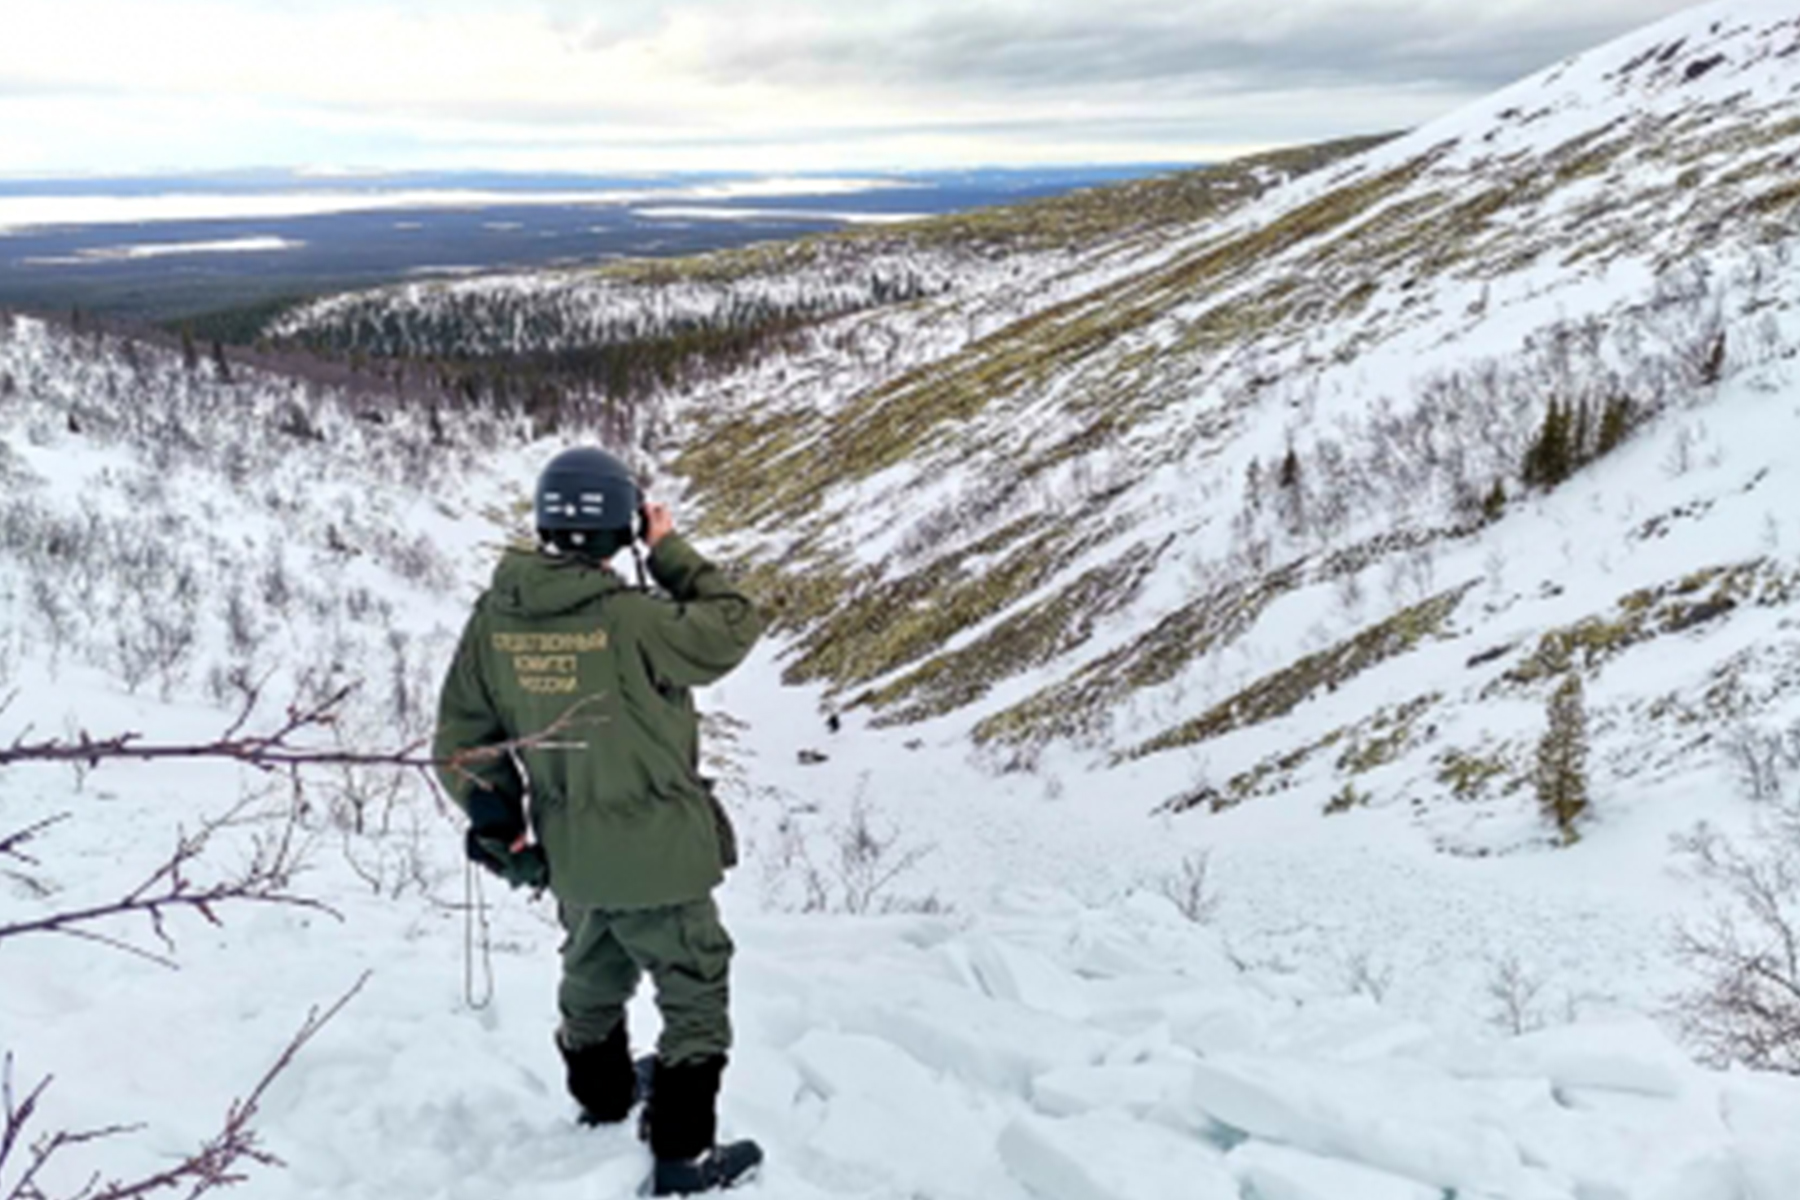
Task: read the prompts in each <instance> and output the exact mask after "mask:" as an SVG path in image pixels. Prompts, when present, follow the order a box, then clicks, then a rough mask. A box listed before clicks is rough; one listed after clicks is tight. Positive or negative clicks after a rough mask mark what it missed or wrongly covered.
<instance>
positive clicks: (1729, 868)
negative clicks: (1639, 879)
mask: <svg viewBox="0 0 1800 1200" xmlns="http://www.w3.org/2000/svg"><path fill="white" fill-rule="evenodd" d="M1757 833H1758V835H1757V838H1756V842H1755V846H1754V848H1753V849H1750V850H1746V849H1744V848H1742V847H1740V846H1738V845H1736V844H1735V843H1733V842H1732V841H1730V840H1729V839H1728V838H1726V837H1724V836H1722V835H1721V834H1719V833H1718V831H1716V830H1714V829H1712V828H1711V827H1710V826H1707V825H1701V826H1699V827H1698V828H1696V829H1695V830H1694V831H1693V832H1692V833H1690V834H1687V835H1685V836H1684V837H1681V838H1679V839H1677V841H1676V849H1677V851H1678V852H1680V853H1681V854H1683V855H1684V856H1685V857H1687V859H1688V860H1689V861H1690V862H1691V863H1692V865H1693V868H1694V870H1695V872H1696V874H1697V875H1698V876H1699V877H1700V878H1701V879H1702V880H1704V881H1706V882H1707V883H1709V884H1711V885H1712V886H1713V887H1714V889H1715V891H1716V893H1717V903H1716V906H1715V907H1714V909H1713V911H1712V912H1711V914H1710V915H1709V916H1708V917H1707V918H1706V919H1705V920H1704V921H1702V922H1700V923H1699V924H1684V925H1683V926H1681V927H1680V929H1679V930H1678V931H1677V933H1676V941H1675V950H1676V954H1677V955H1678V956H1679V957H1680V959H1681V960H1682V962H1683V963H1684V964H1685V965H1686V966H1687V967H1688V968H1689V969H1690V970H1692V971H1693V972H1694V973H1695V975H1696V976H1697V980H1696V982H1695V984H1694V986H1693V987H1692V988H1690V989H1689V990H1687V991H1686V992H1683V993H1681V994H1680V995H1678V996H1677V997H1676V998H1675V1001H1674V1013H1675V1016H1676V1017H1677V1019H1679V1021H1680V1022H1681V1026H1682V1029H1683V1032H1684V1033H1685V1034H1686V1035H1687V1037H1688V1039H1689V1040H1690V1041H1691V1042H1692V1043H1693V1044H1694V1045H1695V1047H1696V1048H1698V1050H1699V1051H1700V1053H1701V1055H1702V1056H1703V1057H1704V1058H1706V1059H1707V1060H1708V1061H1710V1062H1712V1063H1715V1064H1717V1065H1721V1066H1723V1065H1726V1064H1729V1063H1742V1064H1743V1065H1745V1066H1748V1067H1752V1068H1756V1069H1758V1070H1772V1071H1785V1072H1787V1073H1789V1074H1795V1075H1800V804H1788V805H1785V806H1783V807H1781V808H1780V809H1779V810H1778V811H1777V812H1776V813H1775V815H1774V816H1773V818H1772V819H1769V820H1765V821H1763V822H1761V823H1760V825H1759V828H1758V831H1757Z"/></svg>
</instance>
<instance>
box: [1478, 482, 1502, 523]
mask: <svg viewBox="0 0 1800 1200" xmlns="http://www.w3.org/2000/svg"><path fill="white" fill-rule="evenodd" d="M1504 512H1506V484H1505V483H1503V482H1502V481H1500V480H1498V479H1496V480H1494V487H1493V490H1492V491H1490V492H1488V494H1487V499H1485V500H1483V501H1482V502H1481V517H1482V519H1483V520H1484V521H1488V522H1489V523H1492V522H1494V521H1498V520H1499V519H1500V517H1501V514H1503V513H1504Z"/></svg>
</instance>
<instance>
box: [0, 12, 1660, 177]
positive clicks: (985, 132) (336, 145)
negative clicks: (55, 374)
mask: <svg viewBox="0 0 1800 1200" xmlns="http://www.w3.org/2000/svg"><path fill="white" fill-rule="evenodd" d="M1686 2H1687V0H1580V2H1579V3H1571V2H1570V0H1105V2H1104V3H1101V2H1100V0H858V3H856V4H846V3H843V2H842V0H606V3H605V4H595V3H593V2H592V0H430V2H429V3H427V2H425V0H308V2H307V3H305V4H303V5H302V4H294V3H289V2H285V0H159V2H158V3H157V4H154V5H152V4H145V3H142V0H6V7H7V10H8V15H7V18H6V25H5V33H6V36H5V37H0V121H6V122H10V121H13V120H18V119H24V118H26V117H28V118H29V119H30V120H32V121H34V122H36V123H35V124H33V125H32V126H30V128H31V129H32V130H33V132H34V136H33V137H32V138H31V139H29V145H30V146H31V147H34V148H35V150H34V151H33V153H32V154H30V155H28V156H27V157H25V158H23V159H17V158H12V156H11V155H9V156H8V157H9V159H11V161H9V162H7V163H5V164H4V165H5V167H6V168H10V169H20V168H28V169H29V168H42V167H50V166H55V167H60V168H70V167H74V168H81V167H86V168H90V169H117V168H119V167H121V166H122V165H124V164H125V163H127V162H131V163H136V162H140V161H143V160H144V159H145V156H148V155H151V154H159V155H170V156H173V157H172V158H170V159H167V160H163V161H165V162H167V163H168V164H170V165H195V166H221V165H233V164H241V163H249V162H253V163H261V164H278V163H294V162H308V161H330V162H363V161H369V162H377V163H380V164H382V165H390V166H401V165H433V166H435V165H447V164H449V163H452V162H456V163H466V162H469V161H471V160H472V159H473V158H474V157H476V156H478V155H481V154H488V155H491V156H494V157H495V158H497V159H498V158H503V159H505V161H508V162H513V163H518V162H523V161H525V160H527V159H530V158H532V156H536V158H537V160H538V161H543V162H546V163H548V162H551V161H554V162H556V163H557V164H559V165H563V166H568V165H571V164H573V163H576V162H581V161H592V162H596V163H598V162H601V161H605V162H606V163H607V164H608V166H609V169H610V168H612V167H617V166H619V165H623V164H624V163H625V162H626V160H629V159H630V158H631V156H633V155H636V156H639V157H640V158H642V159H643V160H644V161H645V162H646V164H648V163H651V162H654V163H655V164H656V165H657V166H658V167H659V168H660V167H666V166H668V165H670V164H671V163H673V162H675V161H676V160H678V159H679V158H680V156H681V155H682V154H686V155H687V156H688V160H687V165H692V166H700V167H705V166H712V165H717V164H716V163H715V161H714V160H713V156H714V155H715V153H717V152H723V153H725V154H726V155H728V156H732V157H738V158H741V157H745V156H748V155H751V154H756V155H761V156H762V160H763V161H764V162H765V163H768V165H780V164H779V162H778V161H777V162H770V161H769V160H770V158H771V156H773V158H774V159H775V160H779V159H780V156H781V155H782V154H783V153H784V152H786V151H792V152H793V153H794V154H795V155H796V158H795V161H802V160H804V161H807V162H821V161H826V160H829V159H830V156H831V154H833V153H836V154H837V155H838V156H839V160H840V161H844V162H846V163H851V162H854V163H856V164H859V165H871V164H873V163H875V162H876V161H877V159H876V158H875V157H872V156H873V155H875V154H877V153H880V154H887V155H893V156H898V157H893V158H891V159H889V160H886V161H891V162H893V163H894V164H895V165H916V164H920V163H922V162H927V161H931V160H930V159H929V158H922V157H921V156H923V155H930V154H949V153H954V154H956V155H957V157H956V158H955V159H954V160H953V161H955V162H959V163H966V162H973V161H981V160H982V159H981V158H980V157H975V158H971V157H968V156H970V155H976V156H991V160H992V161H1019V160H1020V158H1021V156H1037V157H1038V158H1040V159H1042V158H1064V159H1068V158H1073V157H1076V156H1078V155H1079V154H1090V153H1093V152H1095V151H1096V150H1098V151H1100V152H1103V153H1105V156H1106V157H1107V158H1109V159H1111V160H1114V161H1117V160H1118V159H1120V158H1129V157H1131V156H1132V155H1134V154H1135V155H1139V156H1148V157H1161V156H1163V155H1164V153H1165V152H1170V153H1172V152H1173V149H1172V148H1181V147H1186V148H1190V149H1191V148H1192V147H1195V146H1200V145H1204V146H1206V147H1209V148H1216V147H1217V146H1219V145H1240V146H1248V145H1266V144H1269V143H1272V142H1286V141H1301V140H1308V139H1311V138H1322V137H1329V136H1335V135H1338V134H1341V133H1348V132H1360V131H1369V130H1379V129H1389V128H1395V127H1399V126H1404V125H1410V124H1415V123H1417V122H1419V121H1423V120H1426V119H1429V118H1430V117H1433V116H1435V115H1437V114H1439V113H1441V112H1443V111H1445V110H1446V109H1448V108H1450V107H1452V106H1454V104H1456V103H1457V102H1458V101H1459V100H1463V99H1467V98H1470V97H1473V96H1475V95H1477V94H1480V93H1483V92H1486V91H1488V90H1491V89H1492V88H1494V87H1497V86H1499V85H1502V84H1505V83H1507V82H1510V81H1511V80H1513V79H1515V78H1517V77H1519V76H1522V75H1525V74H1528V73H1530V72H1532V71H1535V70H1537V69H1540V68H1542V67H1546V66H1549V65H1550V64H1551V63H1553V62H1555V61H1556V60H1558V59H1560V58H1562V57H1565V56H1566V55H1568V54H1571V53H1574V52H1577V51H1579V50H1582V49H1585V48H1586V47H1588V46H1590V45H1593V44H1596V43H1598V42H1601V41H1604V40H1606V39H1607V38H1609V37H1611V36H1613V35H1615V34H1619V33H1622V32H1625V31H1626V30H1628V29H1630V28H1632V27H1634V26H1636V25H1639V24H1642V23H1644V22H1646V21H1650V20H1654V19H1656V18H1657V17H1659V16H1662V15H1664V14H1665V13H1668V12H1672V11H1675V10H1677V9H1679V8H1681V7H1683V6H1684V5H1685V3H1686ZM151 114H155V115H156V119H155V120H152V119H151ZM25 144H26V139H20V138H18V137H17V136H15V137H14V138H13V139H12V145H13V146H14V147H20V146H24V145H25ZM46 148H47V149H46ZM784 148H786V150H785V151H784ZM584 153H585V154H586V155H587V156H588V157H587V158H586V159H583V158H582V155H583V154H584ZM943 161H952V160H943Z"/></svg>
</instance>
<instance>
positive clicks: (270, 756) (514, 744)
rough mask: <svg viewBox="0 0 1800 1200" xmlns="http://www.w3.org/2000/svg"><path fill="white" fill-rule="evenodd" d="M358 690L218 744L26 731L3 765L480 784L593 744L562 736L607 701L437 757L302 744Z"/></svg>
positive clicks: (293, 710) (233, 731) (416, 747)
mask: <svg viewBox="0 0 1800 1200" xmlns="http://www.w3.org/2000/svg"><path fill="white" fill-rule="evenodd" d="M352 690H354V689H353V688H350V687H346V688H342V689H340V690H339V691H337V692H335V693H333V694H332V695H331V696H329V697H327V698H326V699H325V700H324V701H322V702H320V703H318V704H315V705H313V706H311V707H309V708H304V709H302V708H299V707H295V706H290V707H289V708H288V711H287V717H286V720H285V721H284V722H283V723H282V725H281V726H280V727H279V728H277V729H275V730H274V731H273V732H270V733H266V734H254V735H250V736H245V735H243V734H242V732H241V729H242V725H243V723H244V721H245V719H246V718H247V715H248V714H247V713H244V714H240V715H239V717H238V718H237V719H236V720H235V721H234V722H233V723H232V725H231V726H230V727H229V728H228V729H227V730H226V733H225V735H224V736H222V737H220V738H218V739H217V740H215V741H211V742H192V743H177V744H166V745H158V744H144V743H142V742H140V741H139V738H140V737H141V736H142V735H140V734H137V733H123V734H119V735H117V736H115V737H110V738H103V739H95V738H93V737H90V736H89V734H88V733H87V731H86V730H83V731H81V732H80V733H79V734H77V735H76V736H75V739H74V740H73V741H66V740H64V739H62V738H51V739H48V740H45V741H37V742H27V741H25V740H24V736H23V735H21V737H20V738H19V740H17V741H14V742H13V743H12V744H11V745H10V746H6V747H0V767H6V766H12V765H14V764H16V763H25V762H74V763H84V764H86V765H87V766H89V767H97V766H99V765H100V763H101V762H103V761H106V760H109V759H125V760H128V761H132V762H156V761H160V760H165V759H189V758H218V759H227V760H230V761H233V762H240V763H244V764H246V765H248V766H252V767H256V768H257V769H259V770H263V771H276V770H281V769H287V768H294V767H381V766H385V767H403V768H410V769H414V770H419V771H431V770H434V769H437V768H443V769H446V770H451V771H455V772H457V773H458V774H461V775H463V776H465V777H467V778H469V779H470V780H471V781H473V782H476V783H480V782H481V781H480V780H479V779H478V778H477V777H476V776H475V775H474V774H473V773H472V771H471V770H470V768H472V767H475V766H479V765H480V764H482V763H487V762H493V761H495V760H497V759H500V758H503V757H505V756H507V755H509V754H513V753H516V752H518V751H522V750H583V749H586V743H584V742H572V741H560V740H558V739H559V738H560V737H561V735H562V734H564V733H566V732H568V730H569V729H570V728H571V727H573V726H574V725H575V723H576V718H577V717H579V716H580V714H581V713H582V712H583V710H585V709H587V708H589V707H590V706H592V705H593V704H594V703H596V702H597V701H598V700H599V697H598V696H587V697H584V698H583V699H582V700H580V701H578V702H577V703H576V704H574V705H573V706H571V707H570V708H569V710H568V711H567V712H565V713H563V715H562V716H560V717H558V718H557V719H556V720H555V721H553V722H552V723H551V724H550V725H548V726H546V727H545V728H544V729H541V730H539V731H538V732H536V733H532V734H527V735H525V736H524V737H518V738H513V739H510V740H508V741H504V742H494V743H490V744H488V745H485V746H476V747H472V748H470V749H468V750H464V751H462V752H460V753H457V754H454V755H451V756H450V757H449V758H433V757H431V756H430V755H425V754H420V753H419V751H420V749H421V748H422V747H424V746H425V745H426V744H427V739H423V738H421V739H419V740H417V741H414V742H412V743H409V744H408V745H406V746H403V747H401V748H400V749H399V750H390V751H358V750H343V749H332V748H328V747H311V746H302V745H296V744H295V743H294V738H296V737H297V736H298V735H300V734H301V733H304V732H306V731H308V730H317V729H325V728H331V727H333V726H335V725H336V723H337V718H338V715H339V710H340V709H341V708H342V706H343V703H344V701H345V700H347V699H348V698H349V696H350V693H351V692H352ZM483 786H485V785H483Z"/></svg>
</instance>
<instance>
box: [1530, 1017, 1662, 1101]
mask: <svg viewBox="0 0 1800 1200" xmlns="http://www.w3.org/2000/svg"><path fill="white" fill-rule="evenodd" d="M1503 1061H1504V1062H1505V1063H1506V1064H1507V1067H1508V1068H1509V1069H1510V1070H1513V1071H1517V1072H1519V1073H1522V1074H1532V1075H1542V1076H1543V1077H1544V1078H1546V1079H1549V1080H1550V1081H1551V1082H1552V1083H1554V1084H1555V1085H1556V1086H1558V1087H1563V1088H1599V1089H1602V1090H1606V1091H1616V1092H1638V1093H1641V1094H1643V1095H1646V1096H1670V1097H1673V1096H1679V1095H1681V1093H1682V1090H1683V1088H1684V1087H1686V1086H1687V1083H1688V1081H1690V1080H1691V1079H1692V1078H1693V1077H1694V1076H1695V1075H1696V1073H1697V1072H1698V1068H1697V1067H1696V1066H1695V1065H1694V1063H1693V1062H1692V1060H1691V1059H1689V1058H1688V1056H1687V1055H1686V1054H1685V1053H1683V1052H1682V1050H1681V1048H1680V1047H1679V1046H1677V1045H1675V1043H1674V1042H1672V1041H1670V1040H1669V1037H1668V1035H1667V1034H1665V1033H1663V1031H1662V1030H1661V1029H1660V1028H1658V1027H1657V1026H1656V1025H1655V1024H1654V1023H1653V1022H1651V1021H1648V1020H1638V1021H1619V1022H1606V1023H1601V1022H1586V1023H1581V1024H1575V1025H1563V1026H1558V1027H1556V1028H1553V1029H1544V1030H1539V1031H1538V1032H1535V1033H1528V1034H1525V1035H1524V1036H1523V1037H1518V1038H1515V1039H1513V1040H1512V1041H1511V1042H1509V1043H1507V1045H1506V1046H1505V1047H1504V1050H1503Z"/></svg>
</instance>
